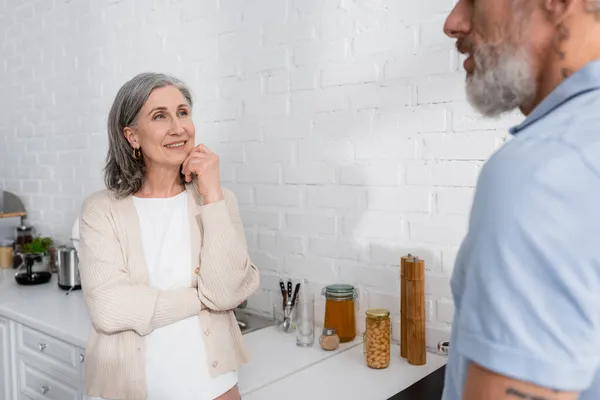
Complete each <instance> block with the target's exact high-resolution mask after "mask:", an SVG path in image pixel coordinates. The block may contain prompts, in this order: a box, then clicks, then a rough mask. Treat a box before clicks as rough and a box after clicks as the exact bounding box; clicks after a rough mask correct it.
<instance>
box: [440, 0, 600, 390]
mask: <svg viewBox="0 0 600 400" xmlns="http://www.w3.org/2000/svg"><path fill="white" fill-rule="evenodd" d="M444 31H445V33H446V34H447V35H448V36H450V37H452V38H454V39H456V46H457V48H458V50H459V51H460V52H461V53H463V54H465V55H466V56H467V58H466V60H465V62H464V68H465V70H466V73H467V78H466V86H467V93H468V99H469V101H470V103H471V104H472V105H473V106H474V107H475V108H476V109H478V110H479V111H480V112H481V113H482V114H484V115H486V116H490V117H493V116H498V115H500V114H502V113H504V112H508V111H511V110H514V109H516V108H519V109H520V110H521V111H522V112H523V113H524V114H525V115H526V118H525V120H524V122H523V123H521V124H520V125H518V126H516V127H514V128H512V129H511V134H512V135H513V138H512V140H511V141H509V142H508V143H507V144H506V145H505V146H504V147H503V148H502V149H500V150H499V151H498V152H497V153H496V154H495V155H494V156H493V157H492V158H491V159H490V160H489V161H488V163H487V164H486V166H485V167H484V169H483V170H482V172H481V175H480V178H479V182H478V184H477V190H476V194H475V199H474V203H473V208H472V211H471V217H470V224H469V232H468V234H467V236H466V238H465V240H464V242H463V244H462V247H461V249H460V251H459V254H458V257H457V260H456V265H455V269H454V275H453V277H452V291H453V296H454V302H455V305H456V313H455V317H454V324H453V328H452V337H451V343H450V346H451V347H450V356H449V359H448V365H447V368H446V381H445V389H444V397H443V398H444V400H459V399H468V400H471V399H472V400H496V399H498V400H499V399H505V400H551V399H552V400H565V399H578V398H579V399H584V400H588V399H593V400H598V399H600V0H459V1H458V4H456V6H455V8H454V9H453V10H452V12H451V14H450V15H449V16H448V19H447V21H446V23H445V26H444Z"/></svg>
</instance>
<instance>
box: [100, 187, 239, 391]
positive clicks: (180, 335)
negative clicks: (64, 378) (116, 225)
mask: <svg viewBox="0 0 600 400" xmlns="http://www.w3.org/2000/svg"><path fill="white" fill-rule="evenodd" d="M133 199H134V204H135V207H136V210H137V213H138V217H139V221H140V228H141V236H142V244H143V248H144V256H145V259H146V263H147V265H148V269H149V272H150V286H153V287H156V288H158V289H161V290H169V289H177V288H182V287H190V284H191V270H192V264H191V259H190V257H191V253H190V226H189V218H188V207H187V196H186V193H185V192H183V193H181V194H179V195H177V196H175V197H170V198H150V199H146V198H139V197H134V198H133ZM146 374H147V379H146V381H147V388H148V397H147V400H166V399H180V400H213V399H214V398H216V397H218V396H220V395H221V394H223V393H225V392H226V391H228V390H229V389H231V388H232V387H233V386H234V385H235V384H236V383H237V380H238V377H237V372H229V373H226V374H223V375H221V376H218V377H216V378H212V377H211V376H210V374H209V372H208V365H207V361H206V351H205V348H204V341H203V337H202V327H201V326H200V318H198V317H197V316H194V317H190V318H187V319H185V320H182V321H179V322H176V323H173V324H171V325H167V326H165V327H162V328H159V329H156V330H154V331H153V332H152V333H151V334H150V335H148V336H146ZM92 400H93V399H92Z"/></svg>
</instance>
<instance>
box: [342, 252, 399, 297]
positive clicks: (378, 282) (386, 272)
mask: <svg viewBox="0 0 600 400" xmlns="http://www.w3.org/2000/svg"><path fill="white" fill-rule="evenodd" d="M338 266H339V271H340V278H341V279H342V281H344V282H349V283H351V284H355V285H360V286H362V287H365V288H377V290H378V291H381V292H382V293H389V294H396V295H397V294H398V290H399V288H400V267H377V266H366V265H363V264H359V263H355V262H353V261H344V260H340V261H339V262H338Z"/></svg>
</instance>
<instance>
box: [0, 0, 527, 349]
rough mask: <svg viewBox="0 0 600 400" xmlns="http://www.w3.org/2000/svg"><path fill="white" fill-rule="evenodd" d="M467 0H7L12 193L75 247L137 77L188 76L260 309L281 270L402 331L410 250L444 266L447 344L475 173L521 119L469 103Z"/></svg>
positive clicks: (3, 19)
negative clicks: (460, 27)
mask: <svg viewBox="0 0 600 400" xmlns="http://www.w3.org/2000/svg"><path fill="white" fill-rule="evenodd" d="M453 3H454V1H453V0H422V1H418V2H415V1H408V0H401V1H398V0H319V1H317V0H254V1H243V0H202V1H197V0H170V1H168V0H155V1H153V2H148V1H146V0H110V1H92V0H78V1H69V0H55V1H39V0H3V1H0V38H1V41H0V93H2V96H1V97H0V108H1V109H2V110H3V111H4V112H3V116H4V117H3V118H0V184H1V186H2V187H4V188H5V189H7V190H11V191H14V192H16V193H17V194H19V195H20V196H22V198H23V199H24V200H25V202H26V204H27V207H28V208H29V210H30V211H31V216H32V221H31V222H32V223H34V224H35V225H36V226H37V227H38V228H39V230H40V231H41V232H42V233H44V234H52V235H55V236H56V237H57V238H59V239H60V240H65V239H66V238H68V236H69V233H70V228H71V225H72V223H73V221H74V219H75V217H76V215H77V212H78V209H79V207H80V205H81V202H82V199H83V198H84V197H85V196H86V195H87V194H89V193H91V192H92V191H95V190H97V189H100V188H102V187H103V183H102V176H101V169H102V167H103V161H104V156H105V153H106V149H107V139H106V133H105V119H106V115H107V112H108V109H109V107H110V104H111V101H112V99H113V96H114V95H115V93H116V90H117V89H118V87H119V86H120V85H121V84H122V83H123V82H124V81H125V80H126V79H128V78H130V77H132V76H133V75H134V74H136V73H139V72H141V71H148V70H152V71H162V72H168V73H172V74H175V75H177V76H179V77H180V78H182V79H183V80H185V81H186V82H187V83H188V84H189V85H190V86H191V88H192V90H193V92H194V94H195V97H196V100H197V106H196V107H195V117H194V118H195V120H196V122H197V128H198V129H197V130H198V141H199V142H200V141H201V142H204V143H206V144H208V145H209V146H211V147H213V148H214V150H215V151H217V152H218V153H219V154H220V155H221V158H222V175H223V181H224V182H226V184H227V185H228V186H230V187H231V188H232V189H233V190H234V191H235V192H236V193H237V195H238V196H239V200H240V205H241V210H242V216H243V218H244V222H245V225H246V228H247V237H248V242H249V246H250V248H251V252H252V256H253V258H254V260H255V261H256V263H257V264H258V266H259V268H260V269H261V271H262V276H263V279H262V283H263V289H262V291H261V292H260V293H258V294H257V295H256V296H254V297H253V298H252V300H251V302H250V304H251V306H252V307H255V308H258V309H261V310H264V311H269V310H270V307H271V304H272V302H273V301H275V300H276V298H277V296H278V283H277V281H278V275H279V274H282V276H288V275H289V276H292V277H294V278H296V279H298V278H301V277H307V278H309V279H310V280H311V282H313V283H314V285H315V286H314V287H315V288H318V287H319V285H322V284H327V283H332V282H334V281H339V280H342V281H345V282H350V283H354V284H356V285H357V286H358V287H359V288H360V293H361V301H360V309H361V312H362V311H363V310H364V309H365V308H366V307H368V306H384V307H389V308H390V309H391V310H392V313H393V314H394V321H397V320H398V318H399V317H398V290H399V289H398V261H399V258H400V256H401V255H403V254H406V253H407V252H412V253H415V254H418V255H421V256H422V257H424V258H425V260H426V266H427V269H428V271H429V273H428V277H427V314H428V344H429V345H430V346H432V345H435V342H436V341H437V340H438V339H441V338H444V337H445V336H447V334H448V330H449V324H450V322H451V320H452V316H453V306H452V301H451V299H450V296H451V293H450V290H449V287H448V278H449V274H450V273H451V271H452V267H453V265H452V264H453V262H454V258H455V257H456V250H457V247H458V245H459V244H460V241H461V239H462V236H463V235H464V233H465V228H466V223H467V214H468V211H469V206H470V202H471V199H472V194H473V187H474V185H475V182H476V178H477V174H478V172H479V170H480V167H481V165H482V164H483V162H484V161H485V160H486V159H487V157H489V155H490V154H491V153H492V152H493V151H494V150H495V149H496V148H498V147H499V146H500V145H501V144H502V142H503V140H505V139H506V137H507V133H506V128H507V127H508V126H510V125H511V124H512V123H514V122H515V121H517V120H518V119H519V118H520V117H518V116H511V117H510V118H504V119H501V120H487V119H484V118H482V117H480V116H479V115H478V114H477V113H476V112H474V111H473V110H472V108H471V107H470V106H468V105H467V104H466V102H465V95H464V91H463V80H464V76H463V73H462V71H461V69H460V63H459V57H458V55H457V54H456V52H455V51H454V49H453V43H452V42H451V41H450V40H448V39H447V38H445V37H444V35H443V33H442V31H441V29H442V24H443V21H444V16H445V14H446V13H447V12H448V11H449V10H450V8H451V7H452V5H453ZM320 301H322V299H320ZM319 307H321V308H320V310H322V304H320V305H319ZM362 319H363V314H360V315H359V320H362ZM361 326H362V322H361ZM394 337H395V338H397V337H398V332H395V333H394Z"/></svg>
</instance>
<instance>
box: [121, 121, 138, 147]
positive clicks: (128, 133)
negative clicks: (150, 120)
mask: <svg viewBox="0 0 600 400" xmlns="http://www.w3.org/2000/svg"><path fill="white" fill-rule="evenodd" d="M123 136H125V139H127V141H128V142H129V144H130V145H131V147H133V148H134V149H138V148H139V147H140V143H139V141H138V139H137V136H136V135H135V132H134V131H133V129H131V128H130V127H128V126H127V127H125V129H123Z"/></svg>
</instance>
